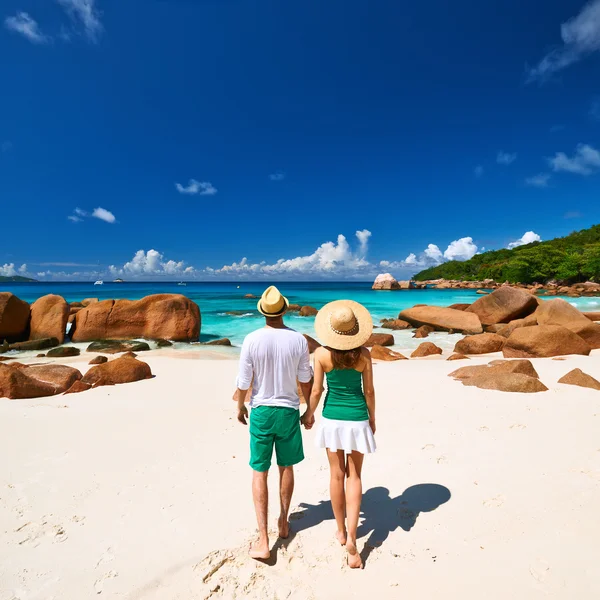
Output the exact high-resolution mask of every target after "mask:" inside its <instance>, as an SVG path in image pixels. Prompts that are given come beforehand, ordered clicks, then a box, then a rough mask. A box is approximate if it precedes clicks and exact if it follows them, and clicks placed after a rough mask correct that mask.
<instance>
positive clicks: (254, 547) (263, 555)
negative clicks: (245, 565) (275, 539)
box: [248, 540, 271, 560]
mask: <svg viewBox="0 0 600 600" xmlns="http://www.w3.org/2000/svg"><path fill="white" fill-rule="evenodd" d="M248 554H249V555H250V558H255V559H257V560H267V559H268V558H270V557H271V551H270V550H269V542H268V541H263V540H258V542H253V543H252V544H250V550H249V551H248Z"/></svg>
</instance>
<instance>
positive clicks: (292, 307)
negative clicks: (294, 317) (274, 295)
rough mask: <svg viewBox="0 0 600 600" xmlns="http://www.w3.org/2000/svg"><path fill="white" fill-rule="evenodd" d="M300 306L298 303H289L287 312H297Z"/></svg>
mask: <svg viewBox="0 0 600 600" xmlns="http://www.w3.org/2000/svg"><path fill="white" fill-rule="evenodd" d="M301 308H302V307H301V306H300V305H299V304H290V305H289V306H288V309H287V312H299V311H300V309H301Z"/></svg>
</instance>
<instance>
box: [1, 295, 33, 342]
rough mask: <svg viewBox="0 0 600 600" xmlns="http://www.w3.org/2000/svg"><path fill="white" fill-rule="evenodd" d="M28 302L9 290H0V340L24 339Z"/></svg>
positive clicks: (27, 323)
mask: <svg viewBox="0 0 600 600" xmlns="http://www.w3.org/2000/svg"><path fill="white" fill-rule="evenodd" d="M29 313H30V309H29V304H27V302H25V301H23V300H21V299H20V298H17V296H15V295H14V294H11V293H10V292H0V341H1V340H3V339H6V340H8V341H9V342H15V341H19V340H23V339H26V334H27V327H28V326H29Z"/></svg>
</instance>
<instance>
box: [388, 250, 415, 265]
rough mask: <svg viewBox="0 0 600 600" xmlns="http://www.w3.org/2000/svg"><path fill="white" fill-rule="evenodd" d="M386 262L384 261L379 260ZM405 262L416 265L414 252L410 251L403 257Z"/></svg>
mask: <svg viewBox="0 0 600 600" xmlns="http://www.w3.org/2000/svg"><path fill="white" fill-rule="evenodd" d="M381 262H382V263H383V262H386V261H381ZM404 262H405V264H407V265H416V264H417V255H416V254H414V253H413V252H411V253H410V254H409V255H408V256H407V257H406V258H405V259H404Z"/></svg>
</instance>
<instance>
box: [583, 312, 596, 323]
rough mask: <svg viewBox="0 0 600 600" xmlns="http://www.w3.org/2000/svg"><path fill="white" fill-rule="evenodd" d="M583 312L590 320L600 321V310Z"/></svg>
mask: <svg viewBox="0 0 600 600" xmlns="http://www.w3.org/2000/svg"><path fill="white" fill-rule="evenodd" d="M581 314H582V315H583V316H584V317H586V318H587V319H589V320H590V321H600V312H584V313H581Z"/></svg>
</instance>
